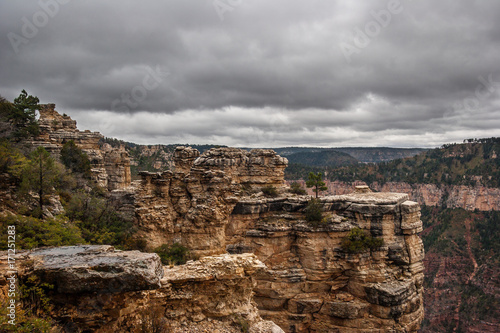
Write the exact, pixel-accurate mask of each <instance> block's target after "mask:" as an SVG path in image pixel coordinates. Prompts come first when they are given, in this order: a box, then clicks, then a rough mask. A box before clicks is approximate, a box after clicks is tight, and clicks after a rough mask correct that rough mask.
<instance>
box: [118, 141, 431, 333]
mask: <svg viewBox="0 0 500 333" xmlns="http://www.w3.org/2000/svg"><path fill="white" fill-rule="evenodd" d="M174 160H175V165H176V169H175V171H174V172H171V171H167V172H164V173H142V174H141V176H142V181H141V183H140V184H137V185H136V191H135V193H133V194H131V195H130V198H131V201H132V202H133V205H134V207H135V213H136V218H137V226H138V229H139V230H140V231H139V234H140V235H142V237H144V238H145V239H146V240H148V242H149V245H150V246H157V245H160V244H162V243H172V242H178V243H181V244H183V245H185V246H187V247H188V248H190V249H191V250H192V251H193V252H194V253H195V254H196V255H200V256H203V255H211V254H218V253H223V252H225V251H226V250H227V251H229V252H230V253H244V252H252V253H254V254H255V255H257V257H258V258H259V259H260V260H261V261H263V262H265V264H266V265H267V267H268V269H267V270H265V271H262V272H261V273H259V274H257V287H256V289H255V292H256V296H255V300H256V302H257V304H258V306H259V309H260V313H261V315H262V316H263V317H265V318H266V319H270V320H272V321H273V322H275V323H277V324H278V325H279V326H280V327H281V328H283V329H284V330H285V331H286V332H334V331H342V332H372V331H373V330H380V331H387V332H416V330H417V329H418V328H419V326H420V323H421V321H422V319H423V314H424V311H423V301H422V297H423V287H422V283H423V263H422V260H423V257H424V251H423V245H422V241H421V240H420V238H419V236H418V233H419V232H420V231H422V222H421V221H420V208H419V205H418V203H416V202H412V201H409V197H408V195H406V194H396V193H372V192H371V191H370V190H369V188H367V187H360V188H358V190H357V193H354V194H352V193H351V194H348V195H342V196H330V197H325V198H323V199H322V204H323V210H324V213H325V215H326V219H325V221H324V223H320V225H318V226H312V225H309V224H308V223H307V222H306V221H305V218H304V210H305V208H306V206H307V203H308V201H309V200H310V198H309V197H308V196H302V197H297V196H292V195H290V194H288V193H287V192H286V188H285V185H284V181H283V171H284V168H285V166H286V160H285V159H283V158H281V157H279V156H277V155H276V154H275V153H274V152H273V151H269V150H253V151H251V152H248V151H244V150H239V149H232V148H217V149H211V150H209V151H207V152H205V153H203V154H201V155H200V154H199V152H198V151H197V150H194V149H192V148H187V147H179V148H178V149H177V150H176V152H175V153H174ZM270 185H271V186H273V187H275V188H276V189H277V193H278V197H276V198H269V197H265V196H264V195H263V194H262V192H260V193H257V192H258V191H259V189H262V188H263V187H267V186H270ZM128 206H131V204H129V205H128ZM354 227H359V228H361V229H363V230H366V231H367V232H369V233H370V234H371V235H372V236H373V237H379V238H382V239H383V242H384V245H383V246H382V247H380V248H379V249H376V250H366V251H362V252H361V253H349V252H347V251H346V250H344V249H343V248H342V246H341V243H342V240H343V239H344V238H345V237H346V236H347V235H348V234H349V232H350V231H351V230H352V229H353V228H354Z"/></svg>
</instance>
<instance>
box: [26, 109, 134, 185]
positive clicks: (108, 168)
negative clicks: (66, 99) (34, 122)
mask: <svg viewBox="0 0 500 333" xmlns="http://www.w3.org/2000/svg"><path fill="white" fill-rule="evenodd" d="M39 112H40V119H39V120H38V122H39V126H40V134H39V135H38V136H37V137H35V138H34V141H33V142H32V143H33V145H34V146H43V147H45V149H47V150H48V151H49V152H51V154H53V155H55V156H58V155H59V153H60V151H61V148H62V146H63V145H64V144H65V143H66V142H68V141H70V140H73V141H74V142H75V144H76V145H77V146H78V147H80V148H81V149H82V150H83V151H84V152H85V153H86V154H87V155H88V157H89V160H90V162H91V165H92V175H93V178H94V179H95V180H96V181H97V182H98V183H99V184H100V185H101V186H102V187H105V188H107V189H108V190H110V191H111V190H116V189H123V188H126V187H127V186H129V185H130V181H131V174H130V160H129V157H128V153H127V152H126V151H125V149H124V148H121V149H117V148H112V147H111V146H110V145H108V144H104V145H102V144H101V143H100V141H101V139H103V136H102V135H101V134H100V133H98V132H90V131H83V132H82V131H79V130H78V129H77V127H76V121H75V120H72V119H71V118H70V117H69V116H67V115H65V114H64V115H61V114H60V113H58V112H57V111H56V110H55V104H42V105H40V110H39Z"/></svg>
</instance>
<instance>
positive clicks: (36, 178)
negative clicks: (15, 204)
mask: <svg viewBox="0 0 500 333" xmlns="http://www.w3.org/2000/svg"><path fill="white" fill-rule="evenodd" d="M61 175H62V170H61V166H60V164H58V163H57V162H56V161H55V160H54V159H53V158H52V157H51V156H50V154H49V153H48V152H47V151H46V150H45V148H43V147H38V148H37V149H36V150H35V151H34V152H32V153H31V155H30V161H29V162H28V163H27V164H26V165H25V167H24V170H23V172H22V178H21V179H22V181H21V192H22V193H25V194H27V193H29V192H36V193H38V196H39V199H38V203H39V209H40V212H39V214H40V216H41V214H42V213H43V199H44V196H46V195H47V194H51V193H53V192H55V187H56V186H57V185H58V183H59V181H60V177H61Z"/></svg>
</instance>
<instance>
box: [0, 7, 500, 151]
mask: <svg viewBox="0 0 500 333" xmlns="http://www.w3.org/2000/svg"><path fill="white" fill-rule="evenodd" d="M499 17H500V1H492V0H475V1H473V0H441V1H435V0H434V1H431V0H420V1H416V0H414V1H411V0H400V1H399V0H389V1H373V0H372V1H366V0H363V1H361V0H337V1H336V0H308V1H303V0H301V1H299V0H274V1H269V0H215V1H214V0H199V1H181V0H175V1H174V0H168V1H152V0H151V1H147V0H146V1H140V2H139V1H128V0H125V1H124V0H116V1H97V0H86V1H76V0H73V1H70V0H41V1H29V2H28V1H0V95H2V96H3V97H5V98H7V99H9V100H13V99H14V98H15V97H16V96H18V95H19V93H20V92H21V90H22V89H26V90H27V91H28V93H29V94H33V95H36V96H38V97H39V98H40V100H41V102H42V103H55V104H56V109H57V110H58V111H60V112H61V113H63V112H64V113H67V114H68V115H70V116H71V117H72V118H73V119H75V120H77V122H78V127H79V128H80V129H81V130H83V129H90V130H92V131H100V132H101V133H102V134H103V135H105V136H108V137H117V138H120V139H123V140H127V141H132V142H136V143H144V144H154V143H164V144H170V143H191V144H195V143H210V144H224V145H230V146H247V147H279V146H324V147H339V146H391V147H435V146H440V145H442V144H443V143H449V142H461V141H462V140H463V139H466V138H471V137H478V138H479V137H492V136H500V93H499V91H500V66H499V65H500V20H499Z"/></svg>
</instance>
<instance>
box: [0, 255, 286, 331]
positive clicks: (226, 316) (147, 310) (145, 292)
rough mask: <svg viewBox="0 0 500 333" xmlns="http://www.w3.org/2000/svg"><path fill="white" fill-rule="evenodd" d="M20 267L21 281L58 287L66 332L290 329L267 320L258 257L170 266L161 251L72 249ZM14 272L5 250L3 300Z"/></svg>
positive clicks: (55, 294)
mask: <svg viewBox="0 0 500 333" xmlns="http://www.w3.org/2000/svg"><path fill="white" fill-rule="evenodd" d="M16 264H17V267H19V268H20V270H19V278H20V279H21V280H25V279H27V278H28V277H30V276H37V277H39V278H40V281H41V282H43V283H50V284H52V285H53V286H54V290H53V291H48V292H47V296H48V297H49V299H50V302H51V304H52V305H53V308H52V310H51V312H50V317H51V318H52V319H53V320H55V322H56V323H57V327H58V328H59V329H61V330H62V332H100V333H104V332H146V331H147V332H164V330H161V329H167V331H168V332H207V333H208V332H235V333H236V332H241V331H242V328H243V327H245V328H246V329H247V331H248V332H253V333H280V332H283V331H282V330H281V329H280V328H279V327H278V326H276V325H275V324H274V323H272V322H269V321H264V320H262V318H261V317H260V316H259V314H258V312H257V308H256V306H255V304H254V302H253V300H252V288H253V284H254V282H253V278H252V276H253V275H254V274H256V273H257V272H258V271H260V270H262V269H264V268H265V266H264V265H263V264H262V263H261V262H260V261H259V260H257V258H256V257H255V255H252V254H242V255H227V254H226V255H221V256H215V257H205V258H202V259H201V260H199V261H196V262H188V263H187V264H186V265H183V266H176V267H171V268H170V267H162V266H161V264H160V260H159V257H158V256H157V255H156V254H148V253H140V252H138V251H132V252H118V251H115V250H114V249H113V248H112V247H110V246H84V247H78V246H71V247H63V248H49V249H44V250H35V251H33V252H25V253H22V254H20V255H18V256H17V261H16ZM8 271H9V270H8V269H7V256H6V254H5V252H4V254H3V255H0V272H1V273H0V287H1V291H2V293H1V294H2V299H4V298H5V299H7V293H6V292H5V291H6V289H7V280H6V276H5V275H4V274H6V273H7V272H8Z"/></svg>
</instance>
